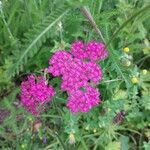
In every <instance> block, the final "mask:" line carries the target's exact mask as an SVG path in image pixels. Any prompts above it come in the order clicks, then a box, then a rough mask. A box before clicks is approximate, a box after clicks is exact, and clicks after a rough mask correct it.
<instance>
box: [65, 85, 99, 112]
mask: <svg viewBox="0 0 150 150" xmlns="http://www.w3.org/2000/svg"><path fill="white" fill-rule="evenodd" d="M99 96H100V93H99V91H98V89H95V88H93V87H91V86H87V87H86V88H85V89H83V90H76V91H74V92H72V93H71V94H70V96H69V98H68V103H67V106H68V108H69V109H70V110H71V112H73V113H77V112H84V113H86V112H88V111H89V110H90V109H91V108H92V107H94V106H96V105H98V104H99V103H100V100H99Z"/></svg>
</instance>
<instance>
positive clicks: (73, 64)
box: [48, 41, 108, 113]
mask: <svg viewBox="0 0 150 150" xmlns="http://www.w3.org/2000/svg"><path fill="white" fill-rule="evenodd" d="M107 56H108V52H107V50H106V49H105V45H104V44H103V43H101V42H96V41H91V42H89V43H87V44H84V43H83V42H82V41H76V42H74V43H73V44H72V45H71V51H70V52H67V51H65V50H59V51H57V52H56V53H54V55H53V56H52V58H51V59H50V60H49V65H50V66H49V68H48V72H49V73H51V74H52V75H53V76H61V77H62V83H61V90H62V91H67V93H68V95H69V98H68V103H67V107H68V108H69V109H70V111H71V112H73V113H77V112H88V111H89V110H90V109H91V108H92V107H94V106H96V105H98V104H99V102H100V99H99V96H100V93H99V92H98V89H96V88H93V87H92V86H91V84H93V85H94V84H95V85H96V84H98V83H99V81H100V80H101V79H102V70H101V67H100V66H99V65H98V64H97V61H98V60H100V61H101V60H103V59H104V58H105V57H107ZM81 89H85V90H84V91H82V90H81Z"/></svg>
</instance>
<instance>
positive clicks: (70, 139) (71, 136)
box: [69, 133, 75, 144]
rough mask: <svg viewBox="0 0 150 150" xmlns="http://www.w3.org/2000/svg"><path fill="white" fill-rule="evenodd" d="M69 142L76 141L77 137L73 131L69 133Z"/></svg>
mask: <svg viewBox="0 0 150 150" xmlns="http://www.w3.org/2000/svg"><path fill="white" fill-rule="evenodd" d="M69 143H70V144H74V143H75V137H74V134H73V133H70V135H69Z"/></svg>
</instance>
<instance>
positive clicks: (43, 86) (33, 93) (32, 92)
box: [21, 75, 55, 115]
mask: <svg viewBox="0 0 150 150" xmlns="http://www.w3.org/2000/svg"><path fill="white" fill-rule="evenodd" d="M54 95H55V91H54V89H53V87H52V86H50V85H47V83H46V81H45V79H44V78H43V77H42V76H38V77H35V76H34V75H30V76H28V77H27V80H26V81H23V82H22V83H21V103H22V104H23V106H24V107H25V108H26V109H27V110H28V111H29V112H31V113H32V114H33V115H38V114H39V113H40V112H42V111H43V108H44V104H45V103H47V102H49V101H51V98H52V97H53V96H54Z"/></svg>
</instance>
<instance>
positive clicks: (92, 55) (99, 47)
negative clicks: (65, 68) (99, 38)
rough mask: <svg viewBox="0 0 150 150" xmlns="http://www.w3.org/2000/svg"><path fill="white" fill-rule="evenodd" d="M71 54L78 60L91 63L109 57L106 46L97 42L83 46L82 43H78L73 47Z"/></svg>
mask: <svg viewBox="0 0 150 150" xmlns="http://www.w3.org/2000/svg"><path fill="white" fill-rule="evenodd" d="M71 53H72V55H73V56H74V57H76V58H79V59H87V60H90V61H97V60H103V59H104V58H105V57H107V56H108V52H107V51H106V50H105V45H104V44H103V43H102V42H96V41H90V42H89V43H87V44H83V42H82V41H76V42H74V43H73V44H72V46H71Z"/></svg>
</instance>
